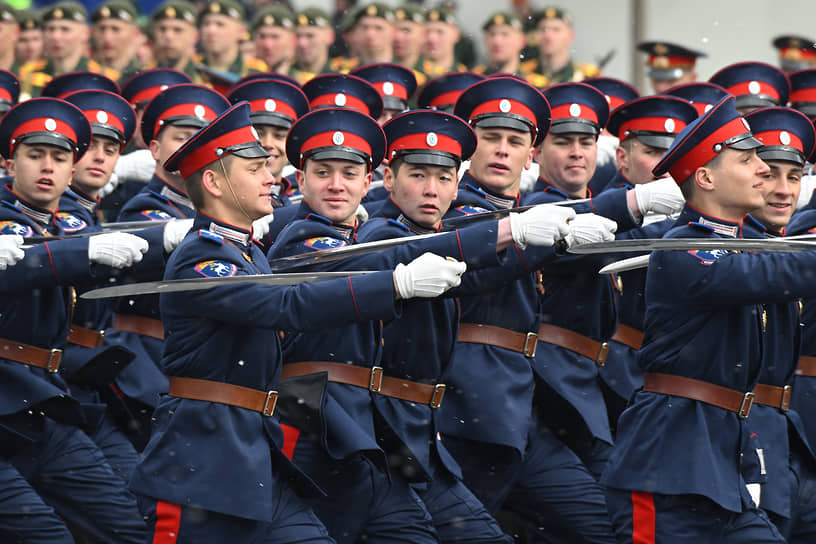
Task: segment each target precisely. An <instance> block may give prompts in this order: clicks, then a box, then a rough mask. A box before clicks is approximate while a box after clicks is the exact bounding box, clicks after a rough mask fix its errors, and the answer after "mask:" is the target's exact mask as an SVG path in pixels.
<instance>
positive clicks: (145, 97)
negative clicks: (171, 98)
mask: <svg viewBox="0 0 816 544" xmlns="http://www.w3.org/2000/svg"><path fill="white" fill-rule="evenodd" d="M168 87H170V85H158V86H156V87H148V88H147V89H142V90H141V91H139V92H138V93H136V94H134V95H133V96H132V97H131V98H130V103H131V104H132V105H136V104H140V103H142V102H147V101H150V100H153V99H154V98H155V97H156V96H157V95H158V94H159V93H161V92H163V91H164V90H165V89H167V88H168Z"/></svg>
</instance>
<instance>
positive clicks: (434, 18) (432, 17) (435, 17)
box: [428, 10, 439, 21]
mask: <svg viewBox="0 0 816 544" xmlns="http://www.w3.org/2000/svg"><path fill="white" fill-rule="evenodd" d="M428 19H430V20H431V21H438V20H439V12H438V11H436V10H433V11H432V12H430V13H429V14H428Z"/></svg>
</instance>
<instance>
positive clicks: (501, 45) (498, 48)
mask: <svg viewBox="0 0 816 544" xmlns="http://www.w3.org/2000/svg"><path fill="white" fill-rule="evenodd" d="M484 39H485V49H487V59H488V62H489V63H490V64H494V65H497V64H506V63H508V62H510V61H511V60H513V59H516V60H518V58H519V54H520V53H521V50H522V49H524V34H523V33H522V32H521V30H519V29H517V28H513V27H512V26H510V25H493V26H491V27H490V28H488V29H487V31H486V32H485V36H484Z"/></svg>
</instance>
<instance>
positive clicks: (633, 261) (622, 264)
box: [598, 255, 649, 275]
mask: <svg viewBox="0 0 816 544" xmlns="http://www.w3.org/2000/svg"><path fill="white" fill-rule="evenodd" d="M647 266H649V256H648V255H638V256H637V257H630V258H629V259H621V260H620V261H615V262H614V263H609V264H608V265H606V266H604V267H603V268H601V269H600V270H598V274H601V275H603V274H619V273H621V272H627V271H629V270H638V269H639V268H646V267H647Z"/></svg>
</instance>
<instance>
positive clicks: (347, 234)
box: [295, 200, 358, 241]
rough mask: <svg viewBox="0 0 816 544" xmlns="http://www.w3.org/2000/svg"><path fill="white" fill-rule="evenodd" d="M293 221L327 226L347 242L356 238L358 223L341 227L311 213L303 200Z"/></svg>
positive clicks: (326, 218) (341, 225)
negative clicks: (304, 221)
mask: <svg viewBox="0 0 816 544" xmlns="http://www.w3.org/2000/svg"><path fill="white" fill-rule="evenodd" d="M295 219H305V220H307V221H317V222H318V223H322V224H324V225H328V226H330V227H332V228H333V229H334V230H336V231H337V232H338V233H339V234H340V235H341V236H342V237H343V238H345V239H346V240H347V241H352V240H354V238H355V237H356V236H357V226H358V223H357V221H356V220H355V222H354V225H343V224H340V223H333V222H332V221H331V219H329V218H328V217H323V216H322V215H320V214H318V213H315V212H314V211H312V208H311V207H310V206H309V204H308V203H307V202H306V201H305V200H304V201H302V202H301V203H300V207H299V208H298V212H297V216H296V217H295Z"/></svg>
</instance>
